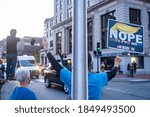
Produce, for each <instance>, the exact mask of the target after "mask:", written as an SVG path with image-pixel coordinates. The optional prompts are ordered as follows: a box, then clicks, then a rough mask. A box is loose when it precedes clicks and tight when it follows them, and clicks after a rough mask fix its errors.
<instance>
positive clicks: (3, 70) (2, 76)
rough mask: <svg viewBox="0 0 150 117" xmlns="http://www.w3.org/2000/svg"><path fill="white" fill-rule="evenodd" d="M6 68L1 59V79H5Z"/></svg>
mask: <svg viewBox="0 0 150 117" xmlns="http://www.w3.org/2000/svg"><path fill="white" fill-rule="evenodd" d="M4 72H5V66H4V65H3V60H2V59H0V78H2V79H4Z"/></svg>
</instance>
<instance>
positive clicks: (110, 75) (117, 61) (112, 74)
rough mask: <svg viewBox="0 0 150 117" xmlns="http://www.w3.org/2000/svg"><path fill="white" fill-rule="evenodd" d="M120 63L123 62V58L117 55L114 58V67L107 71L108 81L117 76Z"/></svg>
mask: <svg viewBox="0 0 150 117" xmlns="http://www.w3.org/2000/svg"><path fill="white" fill-rule="evenodd" d="M120 63H121V59H120V58H119V57H116V58H115V60H114V67H113V68H112V70H110V71H109V72H107V76H108V81H109V80H111V79H112V78H114V77H115V76H116V73H117V69H118V67H119V65H120Z"/></svg>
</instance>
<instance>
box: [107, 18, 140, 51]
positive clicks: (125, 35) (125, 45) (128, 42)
mask: <svg viewBox="0 0 150 117" xmlns="http://www.w3.org/2000/svg"><path fill="white" fill-rule="evenodd" d="M108 47H111V48H117V49H123V50H127V51H134V52H140V53H142V52H143V27H142V26H139V25H134V24H127V23H122V22H118V21H115V20H109V21H108Z"/></svg>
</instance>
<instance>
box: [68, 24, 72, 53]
mask: <svg viewBox="0 0 150 117" xmlns="http://www.w3.org/2000/svg"><path fill="white" fill-rule="evenodd" d="M68 34H69V36H68V37H69V53H72V28H71V27H70V28H68Z"/></svg>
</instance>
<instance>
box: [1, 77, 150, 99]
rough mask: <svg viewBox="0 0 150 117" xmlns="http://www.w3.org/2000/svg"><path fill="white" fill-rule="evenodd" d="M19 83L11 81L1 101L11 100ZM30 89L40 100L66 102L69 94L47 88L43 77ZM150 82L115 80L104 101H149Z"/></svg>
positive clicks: (108, 88) (103, 94)
mask: <svg viewBox="0 0 150 117" xmlns="http://www.w3.org/2000/svg"><path fill="white" fill-rule="evenodd" d="M16 84H17V83H16V82H14V81H10V82H8V83H6V84H5V85H4V86H3V88H2V90H1V97H2V98H1V99H2V100H7V99H9V95H10V94H11V92H12V91H13V89H14V87H15V85H16ZM29 88H30V89H31V90H33V91H34V92H35V94H36V96H37V98H38V100H66V98H67V94H65V93H64V91H63V90H62V89H61V88H60V87H58V86H53V87H52V88H46V87H45V84H44V79H43V77H40V78H39V79H32V80H31V82H30V85H29ZM149 92H150V80H149V79H135V78H115V79H113V80H111V81H110V82H109V83H108V85H107V86H106V87H104V88H103V91H102V100H149V99H150V93H149Z"/></svg>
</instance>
